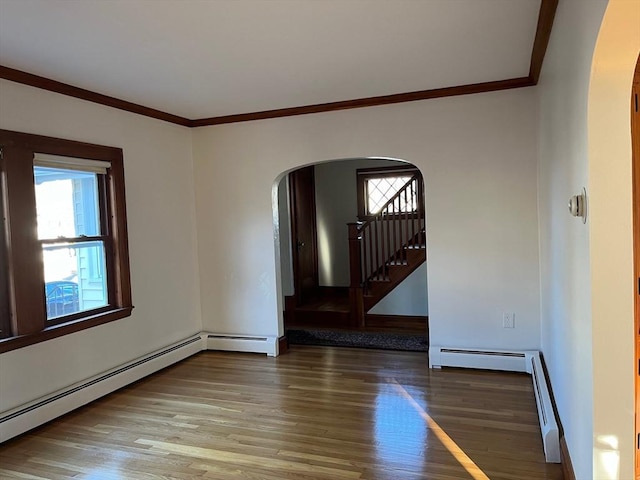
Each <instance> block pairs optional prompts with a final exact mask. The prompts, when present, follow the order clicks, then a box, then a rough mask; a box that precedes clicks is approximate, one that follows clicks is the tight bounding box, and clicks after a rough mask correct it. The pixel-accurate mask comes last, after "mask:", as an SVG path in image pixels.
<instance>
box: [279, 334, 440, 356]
mask: <svg viewBox="0 0 640 480" xmlns="http://www.w3.org/2000/svg"><path fill="white" fill-rule="evenodd" d="M287 341H288V342H289V344H290V345H323V346H330V347H359V348H379V349H382V350H404V351H410V352H427V351H428V350H429V340H428V339H427V338H426V336H423V335H397V334H390V333H372V332H366V333H365V332H363V333H360V332H340V331H329V330H287Z"/></svg>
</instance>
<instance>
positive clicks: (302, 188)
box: [289, 166, 318, 305]
mask: <svg viewBox="0 0 640 480" xmlns="http://www.w3.org/2000/svg"><path fill="white" fill-rule="evenodd" d="M289 194H290V202H291V249H292V253H293V255H292V256H293V280H294V286H295V297H296V302H297V304H298V305H302V304H304V303H306V302H309V301H311V300H313V299H314V298H315V297H316V295H317V292H318V249H317V235H316V194H315V176H314V167H313V166H311V167H305V168H301V169H299V170H296V171H294V172H292V173H290V174H289Z"/></svg>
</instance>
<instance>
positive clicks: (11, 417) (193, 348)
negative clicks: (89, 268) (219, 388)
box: [0, 332, 278, 443]
mask: <svg viewBox="0 0 640 480" xmlns="http://www.w3.org/2000/svg"><path fill="white" fill-rule="evenodd" d="M277 348H278V339H277V337H271V336H266V337H256V336H250V335H249V336H248V335H221V334H215V333H209V332H202V333H200V334H196V335H193V336H191V337H189V338H186V339H184V340H182V341H180V342H177V343H174V344H172V345H168V346H166V347H165V348H162V349H160V350H156V351H154V352H151V353H149V354H148V355H145V356H143V357H140V358H138V359H136V360H133V361H131V362H127V363H125V364H122V365H120V366H118V367H116V368H113V369H111V370H109V371H107V372H103V373H100V374H98V375H95V376H93V377H91V378H87V379H85V380H82V381H80V382H77V383H75V384H73V385H70V386H68V387H66V388H63V389H61V390H59V391H57V392H54V393H52V394H50V395H47V396H45V397H41V398H38V399H36V400H34V401H32V402H29V403H27V404H24V405H20V406H19V407H16V408H13V409H11V410H8V411H5V412H0V443H2V442H5V441H7V440H9V439H11V438H13V437H15V436H17V435H20V434H22V433H25V432H28V431H29V430H31V429H33V428H35V427H38V426H40V425H42V424H44V423H46V422H49V421H51V420H53V419H54V418H57V417H59V416H61V415H64V414H65V413H69V412H71V411H72V410H75V409H76V408H78V407H81V406H83V405H86V404H87V403H90V402H92V401H94V400H97V399H98V398H100V397H103V396H105V395H107V394H109V393H111V392H114V391H116V390H118V389H119V388H122V387H124V386H126V385H129V384H130V383H133V382H136V381H138V380H140V379H142V378H144V377H146V376H148V375H151V374H152V373H155V372H157V371H159V370H162V369H163V368H165V367H168V366H169V365H172V364H174V363H177V362H179V361H181V360H184V359H185V358H188V357H190V356H192V355H195V354H196V353H198V352H201V351H202V350H228V351H234V352H253V353H264V354H266V355H268V356H272V357H274V356H276V355H277V354H278V350H277Z"/></svg>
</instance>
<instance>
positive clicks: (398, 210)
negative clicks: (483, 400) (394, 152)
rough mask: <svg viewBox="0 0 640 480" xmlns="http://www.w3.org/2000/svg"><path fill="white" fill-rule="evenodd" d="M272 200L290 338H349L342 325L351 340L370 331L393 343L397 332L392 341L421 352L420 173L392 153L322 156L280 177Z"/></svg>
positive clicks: (424, 340)
mask: <svg viewBox="0 0 640 480" xmlns="http://www.w3.org/2000/svg"><path fill="white" fill-rule="evenodd" d="M277 198H278V217H279V218H278V221H277V223H276V225H277V228H278V230H279V231H278V232H277V233H278V234H277V237H278V238H279V240H280V242H279V243H280V245H279V253H280V267H281V284H282V285H281V286H282V289H281V291H282V295H283V298H282V300H283V302H282V304H283V305H284V330H285V334H286V335H287V338H288V339H289V340H290V342H291V343H296V341H297V340H299V341H300V342H301V343H307V342H308V343H313V342H316V341H317V343H321V344H332V342H337V343H335V344H342V343H340V342H343V341H344V342H346V343H345V344H347V345H348V344H350V342H349V341H346V340H344V338H343V339H342V340H340V339H339V338H338V337H340V336H341V335H336V332H342V333H344V332H349V333H350V334H351V335H349V338H351V339H352V341H351V343H357V339H358V338H365V337H366V338H365V341H367V338H373V335H374V334H375V336H376V337H377V338H379V339H381V340H380V342H386V343H387V344H389V347H388V348H394V345H393V343H389V342H390V339H391V338H392V337H394V336H398V335H404V337H403V339H405V340H407V348H402V347H401V346H400V348H398V349H407V350H421V351H426V349H427V346H428V294H427V263H426V260H427V242H426V240H427V233H426V218H425V213H424V212H425V205H424V188H423V178H422V174H421V173H420V171H419V170H418V169H417V168H416V167H415V166H413V165H411V164H408V163H406V162H402V161H399V160H389V159H371V158H361V159H348V160H335V161H330V162H324V163H319V164H314V165H310V166H307V167H303V168H299V169H297V170H293V171H291V172H288V173H287V174H286V175H284V176H283V177H282V178H281V180H280V182H279V184H278V195H277ZM299 331H303V333H299ZM309 332H313V333H312V334H311V337H310V334H309ZM318 332H321V333H318ZM353 334H358V335H360V337H358V335H356V336H354V335H353ZM370 334H371V335H370ZM362 335H365V337H362ZM297 336H298V337H301V338H298V339H297V340H296V337H297ZM408 336H412V337H414V338H413V340H412V341H409V339H408ZM320 337H322V338H320ZM342 337H344V335H342ZM354 339H356V340H354ZM372 341H373V340H372ZM353 346H357V345H355V344H354V345H353ZM367 346H371V345H367ZM381 348H384V346H383V347H381Z"/></svg>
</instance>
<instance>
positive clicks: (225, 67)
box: [0, 0, 541, 119]
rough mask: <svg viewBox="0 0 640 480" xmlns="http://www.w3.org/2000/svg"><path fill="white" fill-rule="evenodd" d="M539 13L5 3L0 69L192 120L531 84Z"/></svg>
mask: <svg viewBox="0 0 640 480" xmlns="http://www.w3.org/2000/svg"><path fill="white" fill-rule="evenodd" d="M540 9H541V0H181V1H180V0H84V1H72V0H0V64H1V65H3V66H5V67H9V68H11V69H17V70H20V71H24V72H28V73H30V74H35V75H38V76H42V77H46V78H48V79H52V80H55V81H58V82H62V83H65V84H69V85H73V86H75V87H80V88H82V89H87V90H90V91H92V92H98V93H100V94H103V95H108V96H110V97H115V98H117V99H121V100H125V101H127V102H132V103H135V104H139V105H144V106H145V107H149V108H153V109H157V110H160V111H162V112H168V113H171V114H173V115H178V116H181V117H185V118H187V119H201V118H207V117H220V116H227V115H234V114H243V113H249V112H261V111H265V110H273V109H283V108H288V107H299V106H305V105H315V104H323V103H327V102H338V101H345V100H352V99H359V98H366V97H376V96H382V95H390V94H398V93H404V92H414V91H422V90H431V89H438V88H443V87H452V86H459V85H468V84H475V83H482V82H489V81H496V80H505V79H513V78H522V77H527V76H529V73H530V72H529V68H530V63H531V58H532V51H533V46H534V39H535V37H536V27H537V23H538V14H539V12H540ZM5 78H6V77H5Z"/></svg>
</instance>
